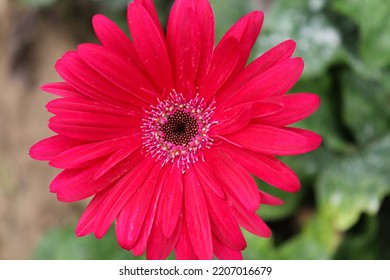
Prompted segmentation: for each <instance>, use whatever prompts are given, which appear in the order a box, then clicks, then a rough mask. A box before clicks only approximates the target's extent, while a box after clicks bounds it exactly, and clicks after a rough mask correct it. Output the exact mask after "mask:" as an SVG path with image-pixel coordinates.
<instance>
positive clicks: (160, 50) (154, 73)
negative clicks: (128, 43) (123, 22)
mask: <svg viewBox="0 0 390 280" xmlns="http://www.w3.org/2000/svg"><path fill="white" fill-rule="evenodd" d="M149 8H151V7H150V6H149ZM127 16H128V24H129V29H130V33H131V36H132V38H133V41H134V47H135V49H136V50H137V53H138V55H139V57H140V58H141V61H142V63H143V64H144V66H145V68H146V69H147V70H148V72H149V74H150V77H152V78H153V79H154V80H155V82H156V83H157V84H158V86H159V88H160V89H161V91H160V93H162V92H163V91H164V90H165V89H167V90H168V91H170V90H171V89H172V88H173V81H172V74H171V73H172V70H171V64H170V61H169V57H168V52H167V49H166V47H165V41H164V38H163V37H162V34H161V29H160V28H159V27H158V26H156V23H155V22H154V20H153V18H152V17H151V15H150V13H149V12H148V11H147V10H146V9H145V7H144V6H142V5H141V4H139V3H137V2H134V3H131V4H130V5H129V8H128V10H127Z"/></svg>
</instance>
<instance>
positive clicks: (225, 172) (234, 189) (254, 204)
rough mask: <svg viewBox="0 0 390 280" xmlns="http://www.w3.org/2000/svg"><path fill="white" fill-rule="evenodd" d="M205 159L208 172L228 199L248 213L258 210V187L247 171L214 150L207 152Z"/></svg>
mask: <svg viewBox="0 0 390 280" xmlns="http://www.w3.org/2000/svg"><path fill="white" fill-rule="evenodd" d="M205 159H206V161H207V162H208V163H209V164H210V167H209V168H210V170H212V171H213V173H214V175H215V177H216V178H217V179H218V180H219V182H220V183H221V184H222V185H223V187H224V190H225V193H226V194H227V195H228V197H231V199H232V200H234V201H236V202H237V203H238V204H240V205H242V206H243V207H245V208H246V209H248V210H249V211H254V210H256V209H258V208H259V204H260V195H259V192H258V187H257V184H256V182H255V180H254V179H253V178H252V176H251V175H250V174H249V173H248V171H246V170H245V169H244V168H243V167H242V166H240V165H239V164H237V163H236V162H234V161H233V160H231V159H230V158H229V157H227V156H226V154H224V153H223V152H221V151H218V150H216V149H215V150H214V151H213V152H207V153H206V157H205Z"/></svg>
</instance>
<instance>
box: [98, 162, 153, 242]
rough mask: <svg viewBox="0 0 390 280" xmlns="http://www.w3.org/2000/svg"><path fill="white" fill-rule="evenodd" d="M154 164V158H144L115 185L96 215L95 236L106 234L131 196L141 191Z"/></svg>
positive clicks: (99, 236)
mask: <svg viewBox="0 0 390 280" xmlns="http://www.w3.org/2000/svg"><path fill="white" fill-rule="evenodd" d="M154 165H155V162H154V160H153V159H144V160H143V161H142V162H139V164H138V165H137V166H136V167H134V168H133V169H132V170H130V171H129V172H128V173H127V174H126V175H125V176H123V177H122V178H121V179H120V180H119V181H118V182H117V183H116V184H115V185H113V187H112V188H111V189H110V192H109V193H108V195H107V197H106V199H105V200H104V201H103V202H102V204H101V206H100V208H99V213H97V215H96V220H97V221H98V225H97V226H96V229H95V236H96V237H97V238H101V237H103V236H104V235H105V234H106V232H107V230H108V229H109V227H110V225H111V223H112V221H113V220H114V218H115V217H116V216H117V215H118V214H119V212H121V211H122V209H123V207H124V206H125V205H126V203H127V202H128V201H129V200H130V198H131V197H132V196H133V195H134V194H135V193H136V192H137V191H139V188H140V186H141V185H142V183H143V182H144V180H145V179H146V178H147V177H148V176H149V174H150V172H151V170H152V167H153V166H154Z"/></svg>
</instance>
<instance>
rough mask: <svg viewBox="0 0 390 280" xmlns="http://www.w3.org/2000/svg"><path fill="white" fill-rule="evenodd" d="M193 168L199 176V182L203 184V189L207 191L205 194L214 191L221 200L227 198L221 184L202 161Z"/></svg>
mask: <svg viewBox="0 0 390 280" xmlns="http://www.w3.org/2000/svg"><path fill="white" fill-rule="evenodd" d="M193 167H194V169H195V171H196V173H197V175H198V179H199V182H200V183H201V185H202V187H203V189H205V192H206V191H212V192H214V193H215V194H216V195H217V196H218V197H220V198H224V197H225V193H224V191H223V189H222V187H221V185H220V183H219V182H218V180H217V179H216V178H215V177H214V175H213V172H212V171H211V170H210V169H209V167H208V166H206V165H205V164H204V163H203V162H202V161H199V162H197V163H196V164H194V165H193Z"/></svg>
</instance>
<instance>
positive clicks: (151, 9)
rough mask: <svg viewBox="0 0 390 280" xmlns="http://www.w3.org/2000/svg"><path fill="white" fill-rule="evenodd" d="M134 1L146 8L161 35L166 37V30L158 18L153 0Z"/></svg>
mask: <svg viewBox="0 0 390 280" xmlns="http://www.w3.org/2000/svg"><path fill="white" fill-rule="evenodd" d="M134 3H135V4H140V5H141V6H143V7H144V8H145V9H146V11H147V12H148V14H149V16H150V17H151V18H152V20H153V22H154V25H155V26H156V28H157V30H158V31H159V32H160V35H161V37H162V38H164V31H163V29H162V26H161V23H160V19H159V18H158V14H157V11H156V7H155V6H154V4H153V0H134Z"/></svg>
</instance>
